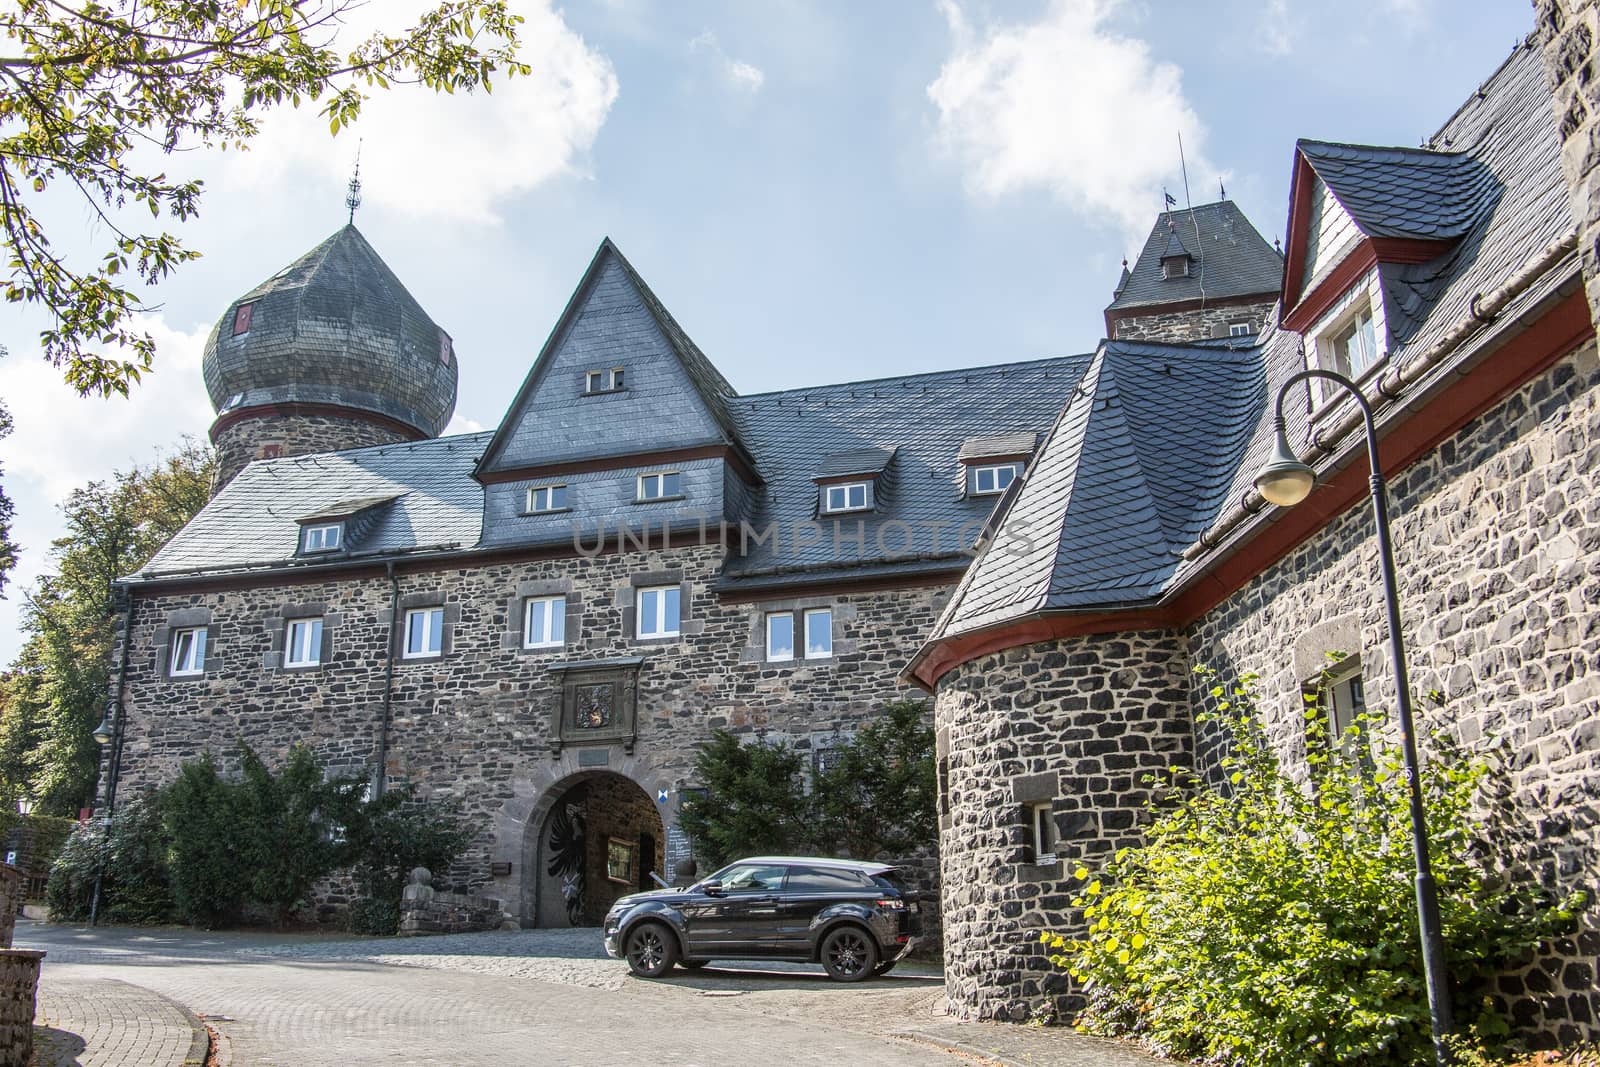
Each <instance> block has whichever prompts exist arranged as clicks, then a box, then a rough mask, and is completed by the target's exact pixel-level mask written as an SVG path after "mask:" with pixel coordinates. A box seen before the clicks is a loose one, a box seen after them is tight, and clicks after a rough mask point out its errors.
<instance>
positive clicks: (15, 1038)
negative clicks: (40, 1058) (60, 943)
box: [0, 948, 44, 1067]
mask: <svg viewBox="0 0 1600 1067" xmlns="http://www.w3.org/2000/svg"><path fill="white" fill-rule="evenodd" d="M43 960H44V953H43V952H34V951H29V950H27V949H20V948H7V949H0V1067H30V1064H31V1063H32V1062H33V1014H34V1011H35V1009H36V1007H37V999H36V998H37V994H38V989H39V965H40V963H41V962H42V961H43Z"/></svg>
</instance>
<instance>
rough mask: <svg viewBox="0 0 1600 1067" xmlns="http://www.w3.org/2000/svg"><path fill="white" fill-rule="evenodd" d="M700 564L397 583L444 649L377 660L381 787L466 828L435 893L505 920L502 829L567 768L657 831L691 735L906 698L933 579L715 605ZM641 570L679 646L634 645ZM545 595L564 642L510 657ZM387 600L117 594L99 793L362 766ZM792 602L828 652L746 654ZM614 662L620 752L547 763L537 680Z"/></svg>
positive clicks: (819, 730) (575, 561) (674, 795)
mask: <svg viewBox="0 0 1600 1067" xmlns="http://www.w3.org/2000/svg"><path fill="white" fill-rule="evenodd" d="M721 555H722V549H721V547H720V546H716V545H704V546H702V545H695V546H690V547H685V548H681V549H680V548H674V549H671V550H652V551H648V552H632V553H626V554H607V555H601V556H596V557H592V558H590V557H577V558H560V559H543V560H529V561H526V562H518V563H496V564H493V565H473V566H459V567H456V568H453V569H449V570H440V571H435V572H429V573H423V574H402V575H401V576H400V593H399V595H400V599H401V604H402V608H404V607H405V606H406V605H414V606H420V605H421V604H424V603H439V604H442V605H444V607H445V626H446V637H445V645H446V651H445V654H444V655H443V656H441V657H439V658H437V659H429V660H405V659H398V660H396V662H395V664H394V678H393V685H392V694H393V703H392V708H391V713H390V716H391V721H390V729H389V737H388V759H387V771H388V774H389V776H390V779H391V780H392V781H397V782H398V781H403V782H410V783H412V784H414V785H416V786H417V787H418V788H419V790H420V791H421V793H422V794H423V795H424V796H429V795H440V796H453V797H457V798H459V799H460V800H461V801H462V804H463V807H464V810H465V812H466V813H467V815H468V816H469V817H470V818H473V819H476V820H478V821H479V822H480V824H481V825H482V826H483V827H484V832H483V833H482V834H481V835H480V836H479V837H478V838H477V839H476V841H475V842H474V843H473V845H472V846H471V848H470V849H469V851H468V853H467V855H466V856H465V857H464V858H463V860H462V861H461V862H460V863H459V864H458V865H457V866H456V867H455V868H452V870H451V871H449V872H445V880H446V882H447V883H448V884H451V885H453V886H455V887H457V888H460V889H464V890H466V891H468V892H469V893H471V894H481V895H487V896H492V897H497V898H499V899H502V900H505V901H507V902H508V907H509V909H510V910H511V911H513V912H517V911H518V910H519V905H518V904H517V902H518V901H521V900H523V899H524V893H523V883H524V878H525V876H526V877H531V876H532V873H533V872H531V871H524V869H523V868H524V867H525V866H526V862H525V858H524V857H525V850H524V847H523V839H522V836H521V835H523V834H525V833H526V832H527V829H528V825H529V823H530V822H536V821H537V819H536V818H534V817H533V814H532V813H534V812H535V811H536V810H537V809H538V806H539V804H540V803H541V802H542V801H543V800H544V799H545V798H546V797H547V795H549V794H552V793H554V792H559V791H560V789H561V788H562V785H561V782H562V781H564V780H565V779H566V778H568V777H570V776H572V775H574V774H578V773H581V772H582V771H583V770H584V769H585V768H594V769H610V770H612V771H615V772H618V773H622V774H625V775H627V776H628V777H631V778H632V779H633V780H634V781H635V782H636V783H637V784H638V785H639V786H640V787H641V788H642V789H644V791H645V793H646V795H648V796H649V797H650V798H652V799H654V798H655V797H656V796H657V793H658V791H659V790H661V789H666V790H667V791H668V794H669V802H668V803H666V804H664V805H660V807H659V810H660V814H661V816H662V819H663V822H664V824H665V826H666V828H667V829H668V831H669V833H670V830H671V828H672V827H673V826H674V824H675V821H676V811H677V804H678V801H679V795H680V790H681V788H682V787H685V786H692V785H694V784H695V782H694V771H693V764H694V755H695V752H696V751H697V750H698V747H699V746H700V744H701V743H703V742H704V741H705V740H706V738H707V736H708V734H709V731H710V730H711V729H712V728H714V727H720V728H724V729H727V730H730V731H732V732H734V733H737V734H741V735H748V736H751V737H762V738H766V739H770V740H784V741H787V742H789V743H791V744H793V745H795V746H796V747H799V748H801V749H805V750H810V749H813V748H815V747H818V746H822V745H825V744H827V743H829V741H830V739H832V738H835V737H837V736H839V735H841V734H845V733H848V732H850V731H851V730H853V729H854V728H855V727H856V726H858V725H860V724H861V723H864V722H867V721H870V720H871V719H872V718H873V717H874V716H876V714H877V713H878V711H879V709H880V708H881V707H882V706H883V705H884V704H885V703H887V702H889V701H893V700H898V699H904V698H906V697H908V696H914V695H917V694H916V693H915V691H913V690H910V689H908V688H907V687H905V686H904V685H903V684H902V683H900V682H899V680H898V678H897V675H898V672H899V670H900V669H901V667H902V666H903V665H904V664H905V662H906V661H907V659H908V658H909V657H910V655H911V653H912V651H913V650H914V649H915V647H916V645H917V643H918V642H919V640H920V638H921V635H922V634H924V633H927V632H928V631H929V630H931V629H932V626H933V622H934V620H935V618H936V617H937V615H938V612H939V610H940V609H941V608H942V606H943V604H944V602H945V599H946V597H947V596H948V587H946V586H930V587H924V588H914V589H903V590H892V591H880V592H862V593H849V594H840V595H837V596H833V597H827V598H822V599H820V600H816V601H814V602H813V601H811V600H807V601H785V602H782V603H777V602H774V603H766V604H727V603H723V602H722V601H720V600H719V599H718V597H717V596H716V595H715V594H714V593H713V592H712V586H713V583H714V582H715V580H716V577H717V575H718V573H719V568H720V564H721ZM641 576H649V577H648V581H650V582H652V583H653V582H656V581H669V580H670V581H672V582H676V583H680V584H682V585H683V586H684V587H685V589H686V593H685V595H684V598H683V626H682V629H683V635H682V636H681V637H680V638H678V639H675V640H668V641H665V642H663V641H638V640H635V639H634V638H633V636H632V626H631V622H630V618H629V617H630V616H631V612H632V605H633V602H634V595H635V585H634V584H633V583H634V580H635V579H638V578H640V577H641ZM663 576H666V577H663ZM556 592H560V593H564V594H565V595H566V596H567V598H568V617H567V635H568V644H567V646H566V647H565V648H559V649H536V650H527V649H523V648H522V647H521V645H522V641H521V626H522V619H521V598H522V597H524V596H528V595H547V594H551V593H556ZM389 602H390V587H389V583H388V580H387V579H386V578H384V577H383V576H381V575H377V576H373V577H364V578H346V579H338V580H332V579H330V580H327V581H320V582H306V583H304V584H296V585H270V584H264V585H261V586H257V587H252V588H245V589H230V590H224V591H206V592H194V593H181V594H170V595H161V596H150V595H145V594H138V593H136V594H135V600H134V615H133V624H132V628H131V635H130V640H131V642H132V643H131V647H130V649H129V659H128V670H127V687H126V693H125V697H124V699H125V704H126V707H127V711H128V727H127V730H128V732H127V739H126V743H125V749H124V757H123V775H122V784H121V785H120V786H119V789H120V790H121V791H122V792H121V794H120V795H122V796H124V797H127V796H132V795H135V794H137V793H138V792H140V791H141V790H145V789H151V788H155V787H157V786H159V785H161V784H163V783H165V782H167V781H169V780H170V779H171V778H172V777H173V775H174V774H175V773H176V771H177V768H178V765H179V763H180V762H181V761H183V760H188V759H193V758H195V757H196V756H198V755H199V754H200V753H201V752H203V751H207V750H209V751H211V752H213V753H214V754H215V755H217V756H218V757H219V758H220V760H221V763H222V765H223V766H224V767H227V766H229V765H230V759H231V750H232V748H233V746H234V743H235V742H236V741H238V740H241V739H242V740H244V741H247V742H249V743H250V744H251V745H252V746H254V747H255V748H256V749H257V751H259V752H260V753H261V754H262V755H263V756H265V757H266V758H267V759H268V760H269V761H275V760H277V759H279V758H281V757H282V755H283V754H284V753H285V752H286V751H287V749H288V747H289V746H290V745H292V744H296V743H305V744H309V745H311V746H313V747H314V748H315V749H316V751H317V752H318V754H319V755H320V756H321V758H322V759H323V760H324V761H325V762H326V763H327V764H328V765H329V766H330V767H331V768H332V769H333V770H336V771H346V772H361V771H364V770H367V769H370V767H371V766H372V764H373V763H374V761H375V760H376V758H377V753H378V751H379V748H380V734H381V731H382V720H383V696H384V674H385V671H384V668H385V665H386V658H387V656H388V642H389V614H390V608H389ZM813 603H816V604H827V605H830V606H831V607H832V608H833V612H834V655H833V657H832V658H829V659H820V660H802V661H798V662H790V663H766V662H763V660H762V641H763V638H762V632H763V626H764V617H765V613H766V611H768V610H774V609H780V608H781V609H783V610H788V609H790V608H791V607H793V606H794V605H795V604H803V605H805V606H811V605H812V604H813ZM304 615H321V616H322V617H323V619H324V627H325V634H326V647H327V654H326V655H325V657H324V662H323V663H322V664H321V665H319V666H317V667H315V668H310V669H286V668H284V667H283V666H282V658H283V656H282V645H283V635H284V628H285V623H286V620H287V619H288V618H290V617H294V616H304ZM193 625H204V626H208V627H210V640H209V642H208V647H207V662H206V671H205V674H204V675H203V676H200V677H197V678H180V679H171V678H167V677H165V676H164V675H165V672H164V670H163V665H164V663H165V659H164V657H165V656H166V655H167V648H168V640H169V634H170V631H171V630H172V629H173V628H174V627H178V626H193ZM113 656H114V659H113V662H115V656H116V652H114V653H113ZM613 656H643V657H644V658H645V664H644V667H643V668H642V670H641V672H640V674H639V696H638V720H637V733H638V737H637V741H636V743H635V744H634V745H633V748H632V751H631V752H629V751H625V749H624V746H623V745H622V744H620V743H619V744H614V745H610V746H600V747H598V748H591V749H584V748H579V747H576V746H572V745H568V746H566V747H565V748H564V749H563V750H562V751H561V752H560V753H559V754H555V753H553V751H552V745H551V730H552V724H553V720H554V717H555V714H556V710H557V708H558V706H559V702H560V694H561V682H560V676H559V675H557V674H554V673H552V672H551V671H550V670H549V669H548V668H549V667H550V665H551V664H552V663H557V662H562V661H571V660H591V659H601V658H605V657H613ZM591 757H593V760H594V762H587V761H590V760H591ZM665 847H666V843H665V842H663V849H665ZM491 862H502V863H509V865H510V867H511V873H510V874H504V875H493V874H492V873H491ZM703 866H704V865H702V867H703ZM524 918H526V916H524Z"/></svg>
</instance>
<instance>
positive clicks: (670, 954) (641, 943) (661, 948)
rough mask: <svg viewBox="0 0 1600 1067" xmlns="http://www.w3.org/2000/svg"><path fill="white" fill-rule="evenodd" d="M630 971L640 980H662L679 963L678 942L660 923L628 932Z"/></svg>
mask: <svg viewBox="0 0 1600 1067" xmlns="http://www.w3.org/2000/svg"><path fill="white" fill-rule="evenodd" d="M627 944H628V948H627V952H626V955H627V957H628V970H630V971H632V972H633V973H634V974H636V975H638V976H639V977H640V978H660V977H661V976H662V975H664V974H666V973H667V972H668V971H670V970H672V965H673V964H674V963H676V962H677V961H678V942H677V940H676V939H675V938H674V937H673V936H672V932H671V931H670V930H668V929H667V928H666V927H665V926H662V925H661V924H660V923H640V924H639V925H638V926H635V927H634V928H633V929H632V930H630V931H629V932H628V942H627Z"/></svg>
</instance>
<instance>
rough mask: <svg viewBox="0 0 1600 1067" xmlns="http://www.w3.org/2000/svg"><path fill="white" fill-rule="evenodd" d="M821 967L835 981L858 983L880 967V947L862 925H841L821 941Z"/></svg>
mask: <svg viewBox="0 0 1600 1067" xmlns="http://www.w3.org/2000/svg"><path fill="white" fill-rule="evenodd" d="M822 966H823V967H824V968H825V969H826V970H827V972H828V977H829V978H832V979H833V980H834V981H836V982H859V981H861V979H863V978H865V977H867V976H868V975H870V974H871V973H872V972H873V969H874V968H876V967H877V966H878V946H877V945H875V944H873V942H872V937H871V935H869V934H868V933H867V932H866V931H865V930H863V929H861V928H860V927H859V926H841V927H839V928H838V929H836V930H834V931H833V933H831V934H829V935H828V936H827V937H826V938H824V939H823V941H822Z"/></svg>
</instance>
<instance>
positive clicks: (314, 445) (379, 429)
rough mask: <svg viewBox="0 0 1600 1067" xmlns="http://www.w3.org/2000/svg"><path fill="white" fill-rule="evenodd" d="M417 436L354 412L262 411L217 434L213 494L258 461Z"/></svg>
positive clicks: (395, 441)
mask: <svg viewBox="0 0 1600 1067" xmlns="http://www.w3.org/2000/svg"><path fill="white" fill-rule="evenodd" d="M416 438H417V435H416V434H410V435H407V434H402V433H400V432H399V431H398V430H396V429H394V428H393V427H390V426H385V425H381V424H379V423H377V422H373V421H369V420H366V419H362V418H359V417H356V416H354V415H352V416H350V417H347V418H346V417H340V416H337V415H288V414H262V415H261V416H260V417H258V418H247V419H240V420H239V421H238V422H236V423H233V424H232V425H230V426H226V427H224V428H223V429H222V430H221V431H219V432H215V433H213V434H212V437H211V443H212V444H213V445H214V446H216V449H217V473H216V476H215V481H214V483H213V485H212V488H211V495H212V496H216V495H217V494H218V493H220V492H221V491H222V487H223V486H225V485H227V484H228V483H229V482H231V481H233V477H234V475H236V474H238V473H239V472H240V471H242V470H244V468H245V464H247V463H250V462H251V461H252V460H257V459H275V458H278V457H280V456H303V455H306V454H308V453H311V452H336V451H339V450H340V449H345V448H366V447H368V446H369V445H391V444H396V443H398V442H401V441H413V440H416Z"/></svg>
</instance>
